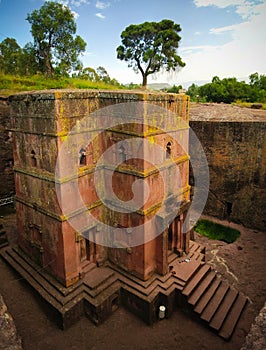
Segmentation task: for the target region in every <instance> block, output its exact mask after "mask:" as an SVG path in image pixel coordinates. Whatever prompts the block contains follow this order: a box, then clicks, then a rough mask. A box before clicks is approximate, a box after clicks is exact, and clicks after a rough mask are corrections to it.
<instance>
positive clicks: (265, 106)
mask: <svg viewBox="0 0 266 350" xmlns="http://www.w3.org/2000/svg"><path fill="white" fill-rule="evenodd" d="M254 103H255V104H256V102H243V101H236V102H233V103H232V105H235V106H239V107H246V108H251V106H252V105H253V104H254ZM257 103H259V104H262V108H261V109H266V103H261V102H257Z"/></svg>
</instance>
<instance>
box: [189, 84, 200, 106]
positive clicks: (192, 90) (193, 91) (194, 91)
mask: <svg viewBox="0 0 266 350" xmlns="http://www.w3.org/2000/svg"><path fill="white" fill-rule="evenodd" d="M187 95H189V96H190V99H191V101H194V102H195V101H196V102H198V101H199V96H200V92H199V86H198V85H196V84H194V83H193V84H192V85H190V86H189V87H188V89H187Z"/></svg>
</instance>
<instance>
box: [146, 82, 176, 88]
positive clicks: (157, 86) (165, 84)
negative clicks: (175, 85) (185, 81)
mask: <svg viewBox="0 0 266 350" xmlns="http://www.w3.org/2000/svg"><path fill="white" fill-rule="evenodd" d="M147 86H148V89H151V90H164V89H171V87H172V85H170V84H168V83H154V84H148V85H147Z"/></svg>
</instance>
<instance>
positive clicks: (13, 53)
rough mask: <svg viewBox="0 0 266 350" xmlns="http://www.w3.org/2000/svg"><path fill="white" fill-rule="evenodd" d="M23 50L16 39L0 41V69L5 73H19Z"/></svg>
mask: <svg viewBox="0 0 266 350" xmlns="http://www.w3.org/2000/svg"><path fill="white" fill-rule="evenodd" d="M21 52H22V50H21V47H20V46H19V45H18V43H17V41H16V39H13V38H6V39H5V40H3V41H2V42H1V43H0V71H1V72H3V73H5V74H18V73H19V59H20V56H21Z"/></svg>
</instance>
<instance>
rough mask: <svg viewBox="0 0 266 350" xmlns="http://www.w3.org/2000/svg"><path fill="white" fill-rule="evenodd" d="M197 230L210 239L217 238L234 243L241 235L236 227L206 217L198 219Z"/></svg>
mask: <svg viewBox="0 0 266 350" xmlns="http://www.w3.org/2000/svg"><path fill="white" fill-rule="evenodd" d="M195 231H196V232H198V233H199V234H201V235H203V236H206V237H208V238H210V239H217V240H219V241H223V242H226V243H232V242H234V241H235V240H236V239H237V238H238V237H239V236H240V232H239V231H238V230H236V229H234V228H231V227H229V226H223V225H220V224H217V223H215V222H212V221H209V220H205V219H200V220H199V221H198V223H197V225H196V226H195Z"/></svg>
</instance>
